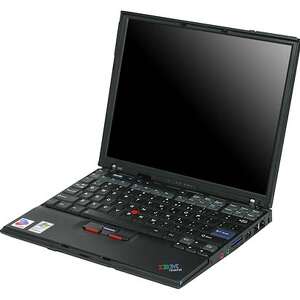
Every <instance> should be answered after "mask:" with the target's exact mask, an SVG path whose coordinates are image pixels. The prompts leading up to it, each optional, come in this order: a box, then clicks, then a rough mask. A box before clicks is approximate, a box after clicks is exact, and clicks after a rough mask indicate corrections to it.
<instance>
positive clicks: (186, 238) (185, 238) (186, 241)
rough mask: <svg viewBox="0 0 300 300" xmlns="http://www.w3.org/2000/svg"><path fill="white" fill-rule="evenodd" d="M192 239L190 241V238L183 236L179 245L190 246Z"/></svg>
mask: <svg viewBox="0 0 300 300" xmlns="http://www.w3.org/2000/svg"><path fill="white" fill-rule="evenodd" d="M194 241H195V240H194V239H192V238H191V237H189V236H185V237H183V238H181V239H180V241H179V243H181V244H184V245H187V246H190V245H192V244H193V243H194Z"/></svg>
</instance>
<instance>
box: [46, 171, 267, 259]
mask: <svg viewBox="0 0 300 300" xmlns="http://www.w3.org/2000/svg"><path fill="white" fill-rule="evenodd" d="M44 205H45V206H47V207H49V208H52V209H56V210H60V211H64V212H66V213H70V214H74V215H80V216H83V217H85V218H87V219H89V220H91V221H97V222H102V223H105V224H110V225H115V226H120V227H122V228H125V229H128V230H133V231H135V232H141V233H144V234H148V235H151V236H154V237H157V238H161V239H164V240H167V241H169V242H171V243H172V245H173V246H174V247H176V248H178V249H182V250H184V251H188V252H190V253H193V254H196V255H201V256H206V257H208V256H211V255H212V254H214V253H215V252H216V251H217V250H218V249H219V248H221V247H223V246H224V245H225V244H226V243H227V242H228V241H230V240H232V239H234V237H236V236H237V235H238V234H239V233H241V232H242V231H244V230H245V229H246V228H247V227H249V226H251V224H253V222H255V221H256V220H257V219H258V218H259V217H260V216H261V215H262V214H263V211H260V210H257V209H253V208H251V207H249V206H246V205H240V204H238V203H233V202H231V201H228V200H225V199H222V198H218V197H214V196H211V195H204V194H201V193H197V192H192V191H185V190H180V189H176V188H171V187H166V186H164V185H162V184H159V183H154V182H148V181H145V180H143V179H140V178H139V177H133V176H129V175H126V174H120V173H116V172H112V171H109V170H104V169H98V170H96V171H95V172H93V173H91V174H90V175H88V176H86V177H84V178H83V179H81V180H80V181H78V182H76V183H75V184H73V185H72V186H70V187H68V188H67V189H65V190H64V191H62V192H61V193H59V194H57V195H56V196H54V197H53V198H51V199H49V200H48V201H46V202H45V203H44ZM114 237H115V238H116V237H119V238H118V239H120V240H122V236H118V235H116V234H114Z"/></svg>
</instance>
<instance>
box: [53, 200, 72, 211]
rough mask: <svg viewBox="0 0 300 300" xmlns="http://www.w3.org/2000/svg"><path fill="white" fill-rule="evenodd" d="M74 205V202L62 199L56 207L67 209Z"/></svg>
mask: <svg viewBox="0 0 300 300" xmlns="http://www.w3.org/2000/svg"><path fill="white" fill-rule="evenodd" d="M71 206H72V203H70V202H67V201H60V202H58V203H57V204H56V206H55V207H56V208H58V209H60V210H66V209H68V208H69V207H71Z"/></svg>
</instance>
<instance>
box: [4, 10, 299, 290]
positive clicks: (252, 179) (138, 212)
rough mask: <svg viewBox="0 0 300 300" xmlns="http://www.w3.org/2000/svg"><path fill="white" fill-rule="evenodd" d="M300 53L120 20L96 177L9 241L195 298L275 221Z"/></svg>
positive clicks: (49, 204) (260, 38) (21, 226)
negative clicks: (187, 290) (205, 277)
mask: <svg viewBox="0 0 300 300" xmlns="http://www.w3.org/2000/svg"><path fill="white" fill-rule="evenodd" d="M298 54H299V39H297V38H295V37H289V36H282V35H276V34H269V33H264V32H257V31H253V30H250V31H248V30H239V29H234V28H228V27H221V26H213V25H207V24H200V23H195V22H188V21H181V20H175V19H167V18H161V17H155V16H149V15H143V14H137V13H131V12H121V17H120V23H119V29H118V35H117V41H116V47H115V58H114V64H113V72H112V79H111V87H110V92H109V100H108V106H107V112H106V120H105V126H104V133H103V139H102V146H101V153H100V159H99V166H98V167H97V169H96V170H95V171H93V172H91V173H90V174H88V175H87V176H85V177H84V178H82V179H79V180H76V181H75V180H74V181H75V182H74V184H73V185H71V186H70V187H66V188H65V189H64V190H63V191H60V192H59V193H57V194H56V195H52V197H50V198H49V199H45V201H44V202H43V203H42V204H41V205H40V206H38V207H35V208H33V209H32V210H30V211H28V212H27V213H25V214H23V215H21V216H19V217H18V218H16V219H14V220H12V222H10V223H9V224H7V225H6V226H4V227H3V228H2V230H1V232H2V233H4V234H6V235H8V236H11V237H14V238H17V239H20V240H23V241H27V242H30V243H34V244H37V245H40V246H43V247H46V248H49V249H50V250H55V251H60V252H63V253H66V254H69V255H73V256H76V257H78V258H82V259H85V260H88V261H91V262H95V263H98V264H100V265H104V266H108V267H112V268H115V269H117V270H121V271H124V272H127V273H130V274H134V275H136V276H139V277H143V278H145V279H150V280H152V281H155V282H158V283H161V284H165V285H168V286H171V287H175V288H180V287H182V286H184V285H185V284H186V283H188V282H189V281H191V280H192V279H194V278H195V277H196V276H198V275H199V274H201V273H203V272H204V271H206V270H207V269H208V268H210V267H211V266H212V265H214V264H216V263H217V262H219V261H220V260H222V259H223V258H225V257H226V256H228V255H230V254H231V253H232V252H234V251H235V250H236V249H238V248H239V247H240V246H241V245H243V244H244V243H245V242H246V241H248V240H249V239H251V238H252V237H253V236H254V235H255V234H256V233H258V232H259V231H260V230H262V229H263V228H264V227H265V226H266V225H268V224H269V223H270V222H271V221H272V210H271V208H272V201H273V196H274V190H275V184H276V177H277V173H278V168H279V161H280V156H281V151H282V145H283V139H284V134H285V128H286V124H287V118H288V112H289V106H290V100H291V96H292V89H293V84H294V79H295V73H296V66H297V60H298ZM25 197H26V196H25Z"/></svg>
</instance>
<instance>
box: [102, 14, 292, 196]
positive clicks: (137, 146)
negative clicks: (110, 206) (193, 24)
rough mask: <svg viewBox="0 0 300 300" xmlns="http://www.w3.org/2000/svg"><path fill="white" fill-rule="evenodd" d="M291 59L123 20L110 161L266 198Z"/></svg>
mask: <svg viewBox="0 0 300 300" xmlns="http://www.w3.org/2000/svg"><path fill="white" fill-rule="evenodd" d="M290 52H291V46H289V45H284V44H279V43H272V42H267V41H259V40H255V39H248V38H242V37H236V36H230V35H225V34H219V33H212V32H205V31H199V30H191V29H186V28H180V27H175V26H174V27H173V26H169V25H162V24H158V23H151V22H145V21H139V20H130V21H129V24H128V28H127V34H126V41H125V47H124V53H123V60H122V65H121V73H120V78H119V84H118V91H117V97H116V104H115V109H114V116H113V122H112V128H111V133H110V140H109V146H108V153H107V154H108V156H109V157H113V158H117V159H121V160H125V161H129V162H133V163H137V164H140V165H144V166H149V167H153V168H157V169H161V170H166V171H170V172H174V173H177V174H181V175H186V176H189V177H193V178H197V179H201V180H205V181H208V182H213V183H218V184H222V185H225V186H230V187H235V188H239V189H242V190H247V191H251V192H256V193H259V194H266V189H267V184H268V179H269V173H270V166H271V161H272V154H273V148H274V147H273V146H274V139H275V135H276V128H277V123H278V118H279V113H280V108H281V102H282V96H283V91H284V86H285V80H286V76H287V69H288V63H289V58H290Z"/></svg>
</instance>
